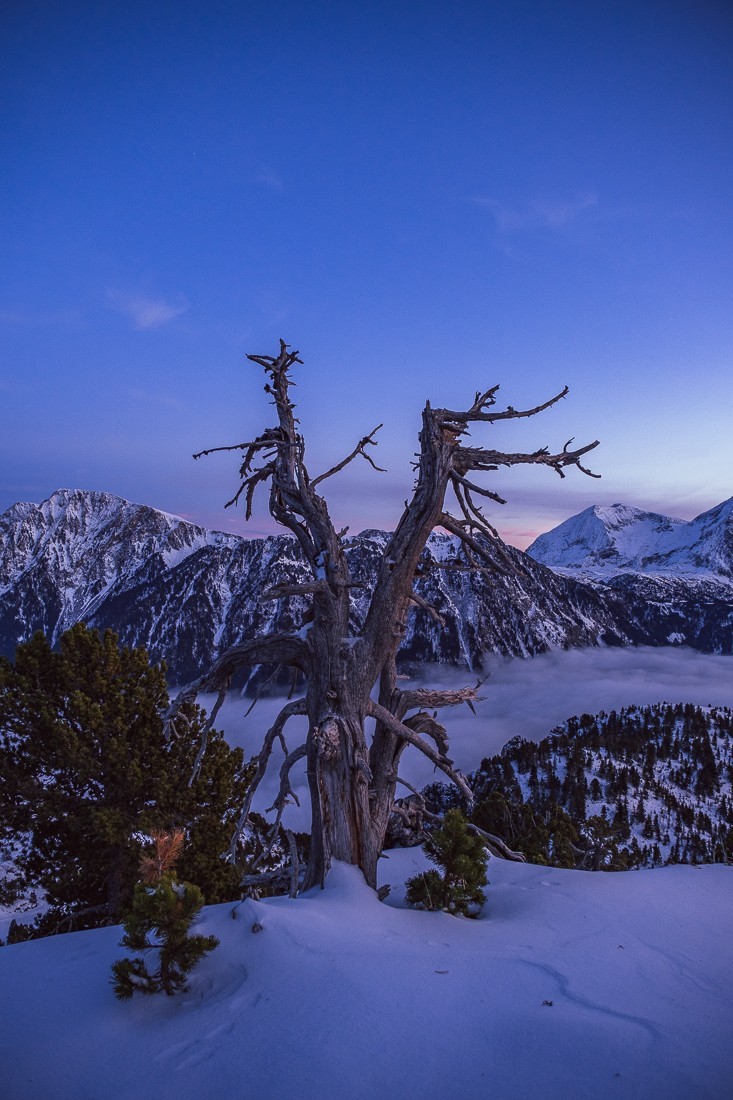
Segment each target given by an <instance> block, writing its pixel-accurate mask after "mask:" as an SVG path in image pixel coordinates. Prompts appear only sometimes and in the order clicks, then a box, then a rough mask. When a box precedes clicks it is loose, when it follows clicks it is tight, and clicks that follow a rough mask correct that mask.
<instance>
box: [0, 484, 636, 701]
mask: <svg viewBox="0 0 733 1100" xmlns="http://www.w3.org/2000/svg"><path fill="white" fill-rule="evenodd" d="M386 540H387V536H386V535H385V534H384V532H379V531H366V532H363V533H362V534H361V535H359V536H357V537H356V538H354V539H352V540H351V541H350V548H349V550H348V554H349V558H350V562H351V567H352V572H353V575H354V577H355V579H356V580H359V581H363V582H364V584H365V588H364V589H363V590H360V589H355V590H354V605H353V629H354V630H355V631H358V630H359V627H360V623H361V622H362V621H363V617H364V614H365V612H366V607H367V602H368V594H369V586H370V584H371V583H372V581H373V578H374V576H375V572H376V565H377V562H378V560H379V557H380V555H381V552H382V550H383V548H384V545H385V543H386ZM505 552H506V553H507V554H508V556H509V559H510V561H511V565H512V568H511V570H504V571H503V572H499V571H498V569H497V572H496V573H495V574H492V575H490V576H488V575H486V574H482V573H477V574H472V573H466V572H461V571H454V570H451V569H450V568H445V566H446V565H449V564H450V560H451V559H452V558H453V557H454V555H455V554H456V545H455V540H453V539H452V538H451V537H449V536H447V535H441V534H436V535H434V536H433V537H432V538H431V540H430V543H429V545H428V549H427V555H426V556H427V559H428V562H429V563H430V564H432V566H433V568H429V569H428V570H427V573H426V575H425V576H424V577H423V578H421V580H420V581H419V583H418V591H420V593H421V594H422V595H423V596H424V597H425V598H426V599H427V600H428V601H429V602H430V603H432V604H433V605H434V606H435V607H436V608H437V610H438V611H439V612H440V613H441V614H442V616H443V617H444V619H445V626H440V625H438V624H436V623H435V622H433V620H431V619H430V618H429V617H428V616H427V615H426V614H425V613H424V612H423V611H420V610H415V611H414V612H413V613H411V615H410V617H409V620H408V624H407V631H406V635H405V642H404V645H403V647H402V650H401V658H402V660H403V662H422V661H437V662H444V663H451V664H462V665H466V666H469V667H476V666H477V665H479V663H480V659H481V654H482V653H484V652H487V651H493V652H497V653H504V654H511V655H514V656H529V655H531V654H534V653H539V652H542V651H544V650H547V649H550V648H556V647H568V646H575V645H580V646H582V645H599V644H626V643H629V642H640V641H651V640H652V639H651V637H650V636H647V632H646V630H645V629H644V628H642V627H640V625H639V621H638V619H637V617H636V616H634V615H633V614H629V613H628V609H627V608H626V607H625V606H624V603H623V600H622V599H620V598H618V597H617V596H616V595H614V594H613V593H607V594H605V595H603V594H599V593H598V592H596V591H595V590H594V588H592V587H591V586H589V585H587V584H584V583H582V582H579V581H576V580H574V579H572V578H567V577H563V576H559V575H558V574H557V573H554V572H553V571H551V570H550V569H547V568H545V567H544V566H543V565H541V564H538V563H537V562H535V561H533V560H532V559H531V558H529V557H527V555H525V554H522V553H521V552H520V551H518V550H514V549H513V548H512V547H505ZM305 577H306V567H305V564H304V563H303V561H302V559H301V557H300V554H299V551H298V547H297V545H296V544H295V542H294V541H293V540H292V539H291V538H289V537H287V536H274V537H271V538H267V539H245V538H240V537H238V536H236V535H229V534H223V533H221V532H213V531H207V530H205V529H204V528H202V527H198V526H196V525H195V524H192V523H188V522H186V521H185V520H182V519H180V518H178V517H176V516H170V515H167V514H166V513H164V512H159V511H156V510H155V509H153V508H148V507H145V506H142V505H136V504H130V503H129V502H127V501H124V500H121V499H120V498H118V497H115V496H112V495H111V494H108V493H95V492H85V491H79V490H65V489H63V490H59V492H57V493H54V494H53V496H52V497H51V498H50V499H49V500H47V501H44V502H43V504H40V505H34V504H16V505H14V506H13V507H12V508H10V509H8V511H7V512H5V513H4V514H3V515H2V516H0V651H2V652H3V653H5V654H6V655H9V656H10V655H12V653H13V651H14V648H15V646H16V644H17V643H18V641H21V640H23V639H26V638H29V637H30V636H31V635H32V634H33V632H34V631H36V630H42V631H44V633H46V635H47V636H48V637H49V638H50V639H52V640H53V641H56V640H57V639H58V637H59V635H60V634H61V633H62V632H63V631H64V630H66V629H68V627H70V626H71V625H72V624H73V623H75V622H78V621H79V620H82V619H83V620H84V621H86V622H87V623H89V624H90V625H91V626H96V627H99V628H105V627H111V628H112V629H113V630H115V631H116V632H117V633H118V634H119V635H120V637H121V639H122V640H123V641H124V642H125V643H126V644H128V645H140V646H145V647H146V648H147V650H148V652H149V653H150V654H151V656H152V657H153V659H155V660H165V661H166V662H167V664H168V669H169V676H170V678H171V679H172V680H173V681H175V682H177V683H184V682H186V681H188V680H191V679H193V678H194V677H195V676H197V675H199V674H200V673H201V672H202V671H204V670H205V668H206V667H207V665H208V664H209V662H210V661H211V660H212V658H213V657H215V656H216V655H217V654H218V653H220V652H222V651H223V650H224V649H226V648H227V647H228V646H230V645H232V644H234V643H235V642H237V641H239V640H241V639H242V638H243V637H247V636H252V635H256V634H263V633H266V632H267V631H270V630H274V629H278V630H297V629H298V628H299V627H300V625H301V622H302V619H303V615H304V612H305V610H306V607H307V603H306V601H305V600H303V599H295V598H291V599H286V600H279V601H262V600H261V599H260V594H261V592H262V591H263V589H265V588H268V587H271V586H272V585H274V584H278V583H280V582H284V581H295V580H300V579H305Z"/></svg>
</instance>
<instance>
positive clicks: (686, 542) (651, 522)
mask: <svg viewBox="0 0 733 1100" xmlns="http://www.w3.org/2000/svg"><path fill="white" fill-rule="evenodd" d="M527 553H528V554H529V555H530V557H532V558H534V560H535V561H538V562H541V563H542V564H543V565H547V566H549V567H550V568H552V569H556V570H558V571H562V572H565V573H569V572H572V573H573V574H580V575H583V576H588V577H593V578H595V579H610V578H611V577H615V576H618V575H619V574H620V573H624V572H637V573H653V574H674V575H676V576H683V575H688V574H690V575H693V576H695V575H696V576H700V577H704V576H707V577H708V578H715V579H717V580H720V581H724V580H725V581H731V582H733V497H731V498H730V500H726V501H724V502H723V503H722V504H719V505H717V506H716V507H715V508H711V509H710V510H709V511H707V512H703V513H702V514H701V515H699V516H697V517H696V518H695V519H693V520H690V521H689V522H685V521H684V520H680V519H672V518H670V517H669V516H662V515H659V514H658V513H656V512H644V511H642V510H641V509H639V508H631V507H629V506H628V505H625V504H612V505H610V506H608V507H602V506H600V505H595V506H594V507H592V508H586V509H585V511H584V512H580V513H579V514H578V515H576V516H572V517H571V518H570V519H568V520H566V521H565V522H564V523H561V524H560V525H559V526H558V527H555V528H554V529H553V530H552V531H548V532H547V533H546V534H543V535H540V536H539V537H538V538H537V539H535V541H534V542H533V543H532V545H531V546H530V547H528V549H527Z"/></svg>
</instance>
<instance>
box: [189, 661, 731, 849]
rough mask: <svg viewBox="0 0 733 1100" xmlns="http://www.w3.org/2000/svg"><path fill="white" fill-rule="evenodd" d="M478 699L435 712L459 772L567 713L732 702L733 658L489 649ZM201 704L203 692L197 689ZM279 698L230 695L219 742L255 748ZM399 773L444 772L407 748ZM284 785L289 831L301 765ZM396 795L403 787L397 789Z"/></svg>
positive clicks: (431, 672) (457, 674)
mask: <svg viewBox="0 0 733 1100" xmlns="http://www.w3.org/2000/svg"><path fill="white" fill-rule="evenodd" d="M487 674H488V678H487V680H486V682H485V684H484V686H483V688H482V695H483V697H484V699H483V702H481V703H479V704H478V706H477V708H476V715H475V716H474V715H473V714H471V712H470V710H469V709H468V707H466V706H462V707H460V708H458V709H457V710H454V711H449V710H444V711H443V712H442V715H443V718H444V720H445V722H446V725H447V727H448V732H449V734H450V737H451V756H452V757H453V759H454V760H455V761H456V764H457V765H458V767H459V768H461V770H462V771H464V772H468V771H471V770H472V769H473V768H476V767H478V765H479V763H480V762H481V760H482V758H483V757H484V756H491V755H493V754H494V753H496V752H499V750H500V749H501V747H502V745H504V744H505V743H506V742H507V741H508V740H510V738H512V737H516V736H521V737H525V738H527V740H531V741H540V740H541V739H542V738H543V737H545V736H546V735H547V734H548V733H550V732H551V731H552V729H553V728H554V727H555V726H557V725H559V724H560V723H561V722H563V721H565V719H566V718H569V717H570V716H571V715H573V714H583V713H589V714H595V713H597V712H598V711H599V710H605V711H609V710H618V709H619V708H620V707H625V706H629V705H631V704H633V703H636V704H641V705H643V704H647V703H657V702H662V701H667V702H670V703H697V704H699V705H702V706H706V705H708V704H713V705H717V706H721V705H722V706H729V707H733V657H717V656H713V655H710V654H705V653H696V652H695V651H694V650H690V649H680V648H674V649H673V648H668V649H657V648H653V647H650V646H643V647H632V648H627V649H572V650H568V651H562V650H558V651H555V652H552V653H546V654H543V655H542V656H540V657H534V658H532V659H531V660H522V659H519V658H504V657H496V656H491V657H489V658H488V659H487V661H486V666H485V670H484V673H483V675H487ZM474 680H475V677H472V676H471V674H470V673H467V672H466V671H465V670H457V669H446V668H444V667H433V668H430V669H426V671H425V676H424V678H423V681H424V682H425V683H426V684H434V685H437V684H441V685H446V686H450V685H453V686H456V687H458V686H461V685H462V684H466V683H472V682H474ZM200 702H201V703H202V704H203V705H204V706H207V707H209V706H211V704H212V702H213V698H212V697H211V696H208V697H202V698H201V700H200ZM283 702H284V700H282V699H261V700H260V701H259V702H258V703H257V705H256V706H255V708H254V710H253V711H252V713H251V714H250V715H249V716H248V717H246V718H245V717H244V712H245V711H246V710H247V707H248V706H249V703H250V701H249V700H243V699H242V698H240V697H238V696H236V695H232V696H230V697H229V698H228V699H227V700H226V702H225V703H224V706H223V707H222V709H221V711H220V712H219V717H218V720H217V726H218V727H219V728H221V729H223V730H224V731H225V733H226V735H227V740H228V741H229V742H230V743H231V744H233V745H241V746H242V748H243V749H244V751H245V755H246V756H247V757H250V756H253V755H254V754H255V753H257V752H259V749H260V745H261V743H262V737H263V735H264V733H265V730H266V729H267V728H268V726H269V725H270V724H271V722H272V720H273V719H274V717H275V715H276V714H277V712H278V710H279V709H280V707H281V706H282V704H283ZM306 731H307V725H306V721H305V719H304V718H297V719H296V718H294V719H292V720H291V721H290V722H289V723H288V725H287V727H286V730H285V736H286V739H287V741H288V747H289V748H290V749H292V748H294V747H295V746H296V745H298V744H299V743H300V742H301V741H302V740H304V738H305V734H306ZM281 762H282V754H281V752H280V749H279V747H276V748H275V751H274V752H273V757H272V762H271V765H270V768H269V769H268V773H267V775H266V777H265V780H264V781H263V783H262V785H261V788H260V792H259V797H258V798H257V801H256V808H257V809H259V810H264V809H266V808H267V807H268V806H270V805H271V803H272V801H273V798H274V796H275V792H276V791H277V785H278V774H277V773H278V771H279V768H280V763H281ZM400 774H401V775H402V776H403V777H404V778H405V779H406V780H408V782H410V783H412V784H414V785H415V786H418V787H422V786H424V785H425V784H426V783H431V782H433V781H434V780H435V779H442V778H444V777H443V775H442V773H440V772H435V771H434V769H433V766H432V764H431V763H430V762H429V761H428V760H425V759H424V758H423V757H421V756H420V754H419V753H418V752H417V751H416V750H414V749H409V748H408V749H407V750H406V751H405V754H404V756H403V758H402V765H401V767H400ZM292 778H293V788H294V790H295V792H296V794H297V795H298V798H299V799H300V801H301V804H302V805H301V809H300V810H298V808H297V807H294V808H293V809H292V810H289V811H287V813H288V817H287V823H288V824H289V825H290V826H291V827H292V828H296V829H307V828H308V827H309V824H310V812H309V808H308V791H307V783H306V778H305V767H304V766H303V767H302V768H301V770H300V771H298V770H295V769H294V771H293V776H292ZM404 793H405V794H407V793H408V792H407V791H406V790H405V791H404Z"/></svg>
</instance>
